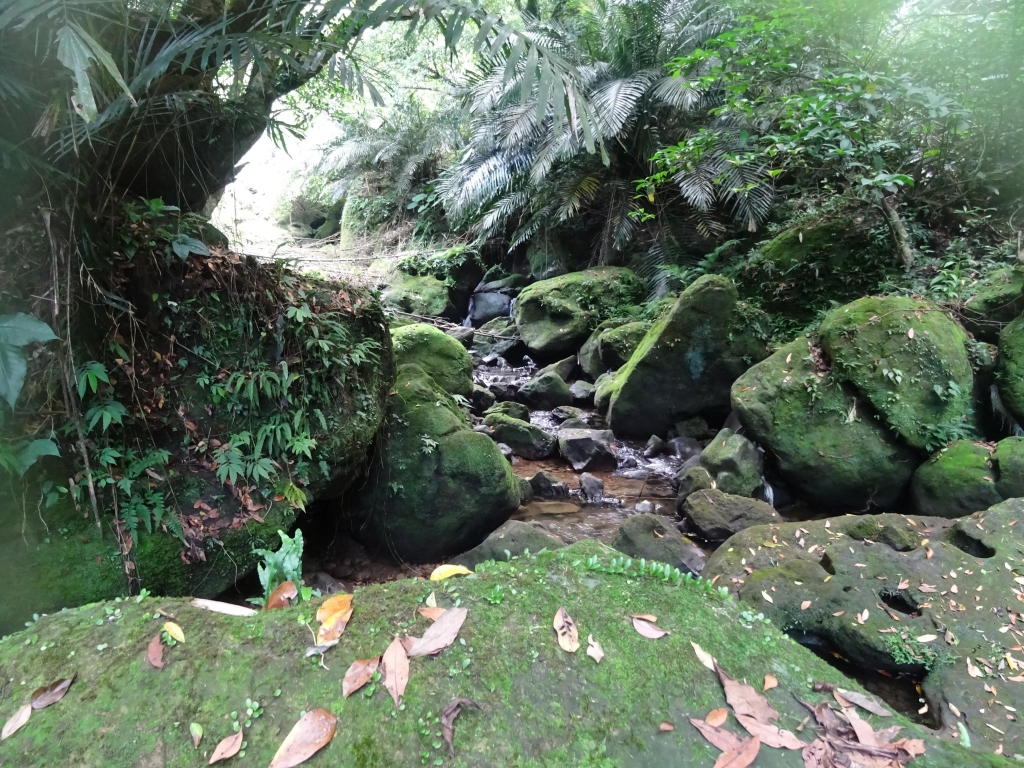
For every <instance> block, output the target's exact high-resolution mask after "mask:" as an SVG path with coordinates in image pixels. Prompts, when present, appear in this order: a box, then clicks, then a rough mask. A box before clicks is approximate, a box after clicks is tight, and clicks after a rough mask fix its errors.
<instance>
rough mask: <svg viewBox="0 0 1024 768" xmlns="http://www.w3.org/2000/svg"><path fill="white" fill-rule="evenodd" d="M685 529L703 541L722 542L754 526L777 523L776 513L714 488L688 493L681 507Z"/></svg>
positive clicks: (764, 505) (778, 519) (766, 507)
mask: <svg viewBox="0 0 1024 768" xmlns="http://www.w3.org/2000/svg"><path fill="white" fill-rule="evenodd" d="M681 514H682V516H683V519H684V520H686V529H687V530H688V531H692V532H693V533H695V534H696V535H697V536H699V537H700V538H702V539H704V540H705V541H712V542H720V541H725V540H726V539H728V538H729V537H730V536H732V535H733V534H734V533H738V532H739V531H742V530H743V529H745V528H750V527H752V526H755V525H767V524H768V523H777V522H779V521H780V518H779V513H778V512H776V511H775V510H774V509H772V506H771V505H770V504H766V503H765V502H763V501H760V500H758V499H750V498H747V497H745V496H734V495H733V494H730V493H723V492H722V491H720V490H718V489H717V488H715V489H711V490H701V491H697V492H696V493H691V494H690V495H689V496H688V497H687V498H686V501H685V503H684V504H683V507H682V512H681Z"/></svg>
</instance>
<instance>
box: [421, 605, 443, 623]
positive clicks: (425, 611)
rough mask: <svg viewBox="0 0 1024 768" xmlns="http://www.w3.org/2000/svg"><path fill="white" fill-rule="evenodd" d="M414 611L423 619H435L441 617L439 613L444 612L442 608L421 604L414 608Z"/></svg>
mask: <svg viewBox="0 0 1024 768" xmlns="http://www.w3.org/2000/svg"><path fill="white" fill-rule="evenodd" d="M416 612H417V613H418V614H419V615H420V616H422V617H424V618H425V619H430V620H431V621H437V620H438V619H439V618H441V614H443V613H444V608H438V607H437V606H434V607H433V608H431V607H430V606H426V607H423V606H421V607H419V608H417V609H416Z"/></svg>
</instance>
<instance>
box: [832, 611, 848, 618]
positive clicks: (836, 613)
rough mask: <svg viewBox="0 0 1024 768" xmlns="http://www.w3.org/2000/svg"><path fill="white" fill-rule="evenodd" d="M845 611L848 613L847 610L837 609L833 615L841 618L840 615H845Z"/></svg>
mask: <svg viewBox="0 0 1024 768" xmlns="http://www.w3.org/2000/svg"><path fill="white" fill-rule="evenodd" d="M844 613H846V611H836V612H835V613H833V614H832V615H833V616H835V617H836V618H839V617H840V616H842V615H843V614H844Z"/></svg>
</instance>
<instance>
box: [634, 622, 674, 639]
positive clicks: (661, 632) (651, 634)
mask: <svg viewBox="0 0 1024 768" xmlns="http://www.w3.org/2000/svg"><path fill="white" fill-rule="evenodd" d="M633 629H635V630H636V631H637V632H639V633H640V634H641V635H643V636H644V637H646V638H647V639H649V640H657V639H658V638H659V637H664V636H665V635H667V634H669V632H668V630H667V629H662V628H661V627H658V626H655V625H654V624H651V623H650V622H649V621H644V620H643V619H633Z"/></svg>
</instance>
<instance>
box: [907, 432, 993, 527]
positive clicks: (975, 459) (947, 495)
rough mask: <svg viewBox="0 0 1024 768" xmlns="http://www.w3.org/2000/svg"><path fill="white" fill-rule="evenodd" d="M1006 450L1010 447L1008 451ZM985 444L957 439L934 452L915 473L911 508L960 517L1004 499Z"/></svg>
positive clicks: (927, 512) (920, 511)
mask: <svg viewBox="0 0 1024 768" xmlns="http://www.w3.org/2000/svg"><path fill="white" fill-rule="evenodd" d="M1007 453H1009V451H1008V452H1007ZM995 477H996V470H995V469H994V467H993V461H992V451H991V450H990V449H989V447H988V446H986V445H982V444H979V443H975V442H973V441H971V440H958V441H957V442H954V443H950V444H949V445H948V446H947V447H946V448H944V449H942V450H941V451H939V452H938V453H936V454H935V455H934V456H933V457H932V458H931V459H929V460H928V461H926V462H925V463H924V464H922V465H921V466H920V467H918V468H917V471H916V472H915V473H914V479H913V481H912V482H911V484H910V492H911V496H912V498H913V500H914V509H916V510H917V512H918V513H919V514H922V515H932V516H934V517H949V518H955V517H963V516H964V515H969V514H971V513H972V512H978V511H980V510H982V509H988V508H989V507H991V506H992V505H993V504H998V503H999V502H1000V501H1002V500H1003V497H1002V496H1001V495H1000V493H999V490H998V488H997V487H996V479H995Z"/></svg>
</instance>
